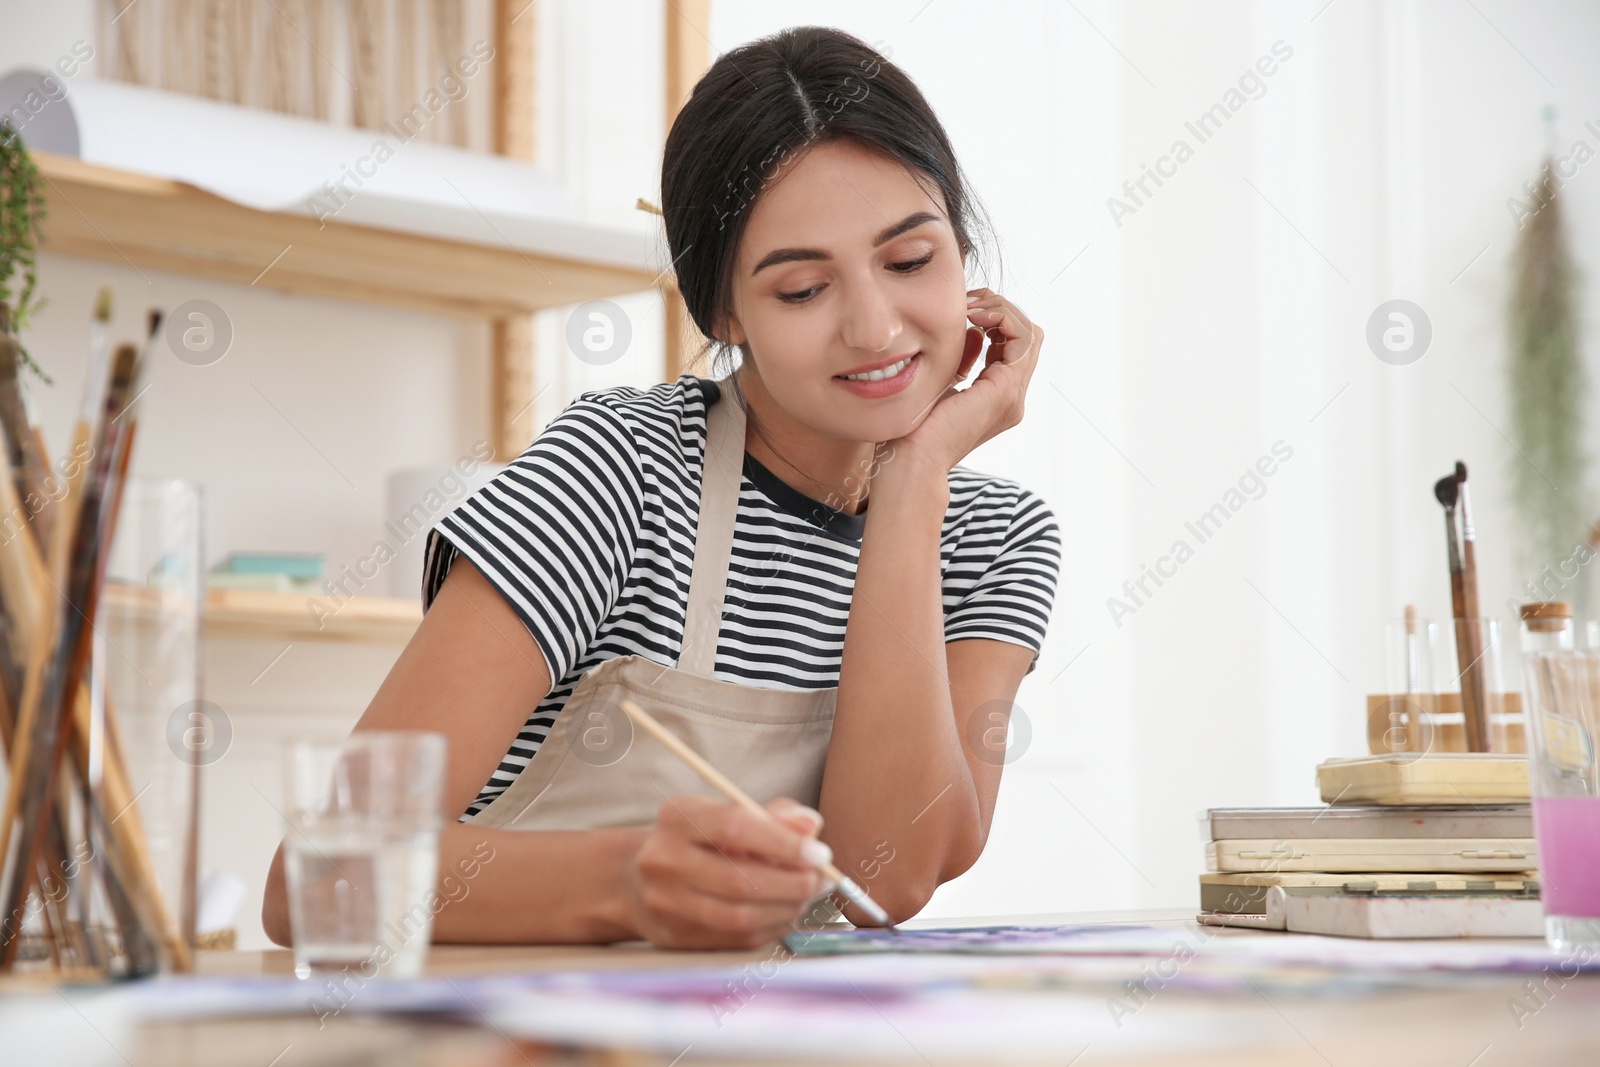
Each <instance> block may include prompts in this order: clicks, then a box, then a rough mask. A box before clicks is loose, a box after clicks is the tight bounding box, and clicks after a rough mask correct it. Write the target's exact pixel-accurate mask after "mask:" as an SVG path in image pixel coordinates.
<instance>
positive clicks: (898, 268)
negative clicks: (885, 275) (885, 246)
mask: <svg viewBox="0 0 1600 1067" xmlns="http://www.w3.org/2000/svg"><path fill="white" fill-rule="evenodd" d="M933 255H934V254H933V253H932V252H929V253H928V254H927V255H925V256H923V257H922V258H921V259H908V260H903V261H902V262H899V263H891V264H889V267H890V269H891V270H893V271H894V272H895V273H896V274H910V273H911V272H912V271H915V270H917V269H919V268H921V267H925V266H927V265H928V264H929V263H931V262H932V261H933ZM821 291H822V286H820V285H814V286H812V287H811V288H810V289H804V290H801V291H800V292H798V293H779V294H778V299H779V300H782V301H783V302H784V303H786V304H803V303H805V302H806V301H807V300H809V299H811V298H812V297H813V296H814V295H816V294H817V293H819V292H821Z"/></svg>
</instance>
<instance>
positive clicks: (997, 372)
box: [883, 289, 1044, 471]
mask: <svg viewBox="0 0 1600 1067" xmlns="http://www.w3.org/2000/svg"><path fill="white" fill-rule="evenodd" d="M967 296H968V300H969V303H968V305H967V318H968V319H970V320H971V321H972V325H971V326H969V327H968V328H967V339H966V347H965V349H964V350H963V351H962V354H961V366H960V369H959V370H958V371H957V373H956V375H955V378H954V379H952V381H951V382H950V384H949V385H948V386H947V387H946V388H945V391H944V393H943V394H942V395H941V396H940V397H939V399H938V400H937V401H935V402H934V404H933V407H932V408H931V409H929V411H928V414H927V416H926V417H925V418H924V419H923V420H922V422H921V423H919V424H918V426H917V428H916V429H915V430H912V431H911V432H910V433H908V434H906V435H905V436H904V437H901V438H898V439H897V440H894V441H888V442H885V443H884V446H883V447H884V448H885V449H886V450H888V452H889V455H890V456H891V457H892V460H899V459H901V458H902V457H910V458H913V459H915V460H919V461H922V462H925V463H927V464H928V465H930V466H933V467H937V469H939V470H942V471H949V470H950V468H951V467H954V466H955V465H956V464H958V463H960V462H961V461H962V460H963V459H965V458H966V457H967V454H968V453H970V452H971V451H972V450H973V449H975V448H977V447H978V446H979V445H981V444H983V443H984V442H985V441H987V440H989V439H990V438H991V437H994V436H995V435H997V434H999V433H1001V432H1002V431H1005V430H1009V429H1010V428H1011V427H1013V426H1015V425H1017V424H1018V423H1020V422H1021V421H1022V412H1023V401H1024V400H1025V399H1026V397H1027V393H1028V381H1029V379H1031V378H1032V377H1033V371H1034V368H1035V367H1037V366H1038V365H1039V349H1040V346H1041V345H1042V344H1043V343H1044V329H1043V328H1042V327H1040V326H1038V325H1036V324H1035V323H1033V322H1032V321H1030V320H1029V319H1028V317H1027V316H1026V315H1024V314H1023V313H1022V311H1021V309H1019V308H1018V307H1017V306H1016V305H1015V304H1013V303H1012V302H1011V301H1009V300H1007V299H1006V298H1005V297H1003V296H1001V295H1000V294H999V293H996V292H994V291H993V290H992V289H974V290H972V291H971V292H970V293H968V294H967ZM986 334H987V336H988V338H989V351H988V353H987V356H986V358H985V361H984V367H983V370H981V371H979V372H978V376H977V377H976V378H975V379H973V381H972V384H971V385H969V386H968V387H967V388H965V389H957V388H956V385H957V384H958V383H959V382H961V381H962V380H963V379H965V378H966V376H967V375H968V374H969V373H970V372H971V370H972V365H973V364H974V363H976V362H977V360H978V356H979V353H980V352H982V350H983V339H984V336H985V335H986ZM887 466H888V467H893V466H894V463H893V462H892V461H891V462H889V463H888V464H887Z"/></svg>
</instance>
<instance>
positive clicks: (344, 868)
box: [284, 731, 446, 978]
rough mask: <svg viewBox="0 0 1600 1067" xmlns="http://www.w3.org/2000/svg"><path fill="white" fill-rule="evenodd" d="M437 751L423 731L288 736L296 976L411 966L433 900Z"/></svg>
mask: <svg viewBox="0 0 1600 1067" xmlns="http://www.w3.org/2000/svg"><path fill="white" fill-rule="evenodd" d="M445 751H446V741H445V737H444V735H443V734H437V733H428V732H423V731H358V732H356V733H354V734H352V735H351V736H350V737H349V738H348V739H347V740H345V741H343V742H340V743H337V744H324V743H311V742H301V743H299V744H296V745H295V746H293V749H292V750H291V751H290V753H289V759H288V765H287V773H288V782H287V786H288V788H287V790H286V791H285V795H286V796H287V797H288V801H289V805H288V811H287V815H288V819H289V830H288V834H287V836H286V839H285V843H284V861H285V873H286V874H287V876H288V879H287V880H288V892H289V922H290V929H291V931H292V932H293V935H294V960H295V974H296V975H298V976H299V977H301V978H309V977H311V976H312V974H314V973H316V972H319V971H353V972H355V973H359V974H360V976H361V977H363V978H373V977H377V976H379V975H382V976H386V977H392V978H412V977H416V976H417V975H418V974H420V973H421V971H422V964H423V960H424V959H425V958H426V956H427V951H428V943H429V941H430V940H431V938H432V934H433V916H434V911H435V908H436V907H437V906H438V905H439V903H440V898H439V897H438V895H437V893H436V892H435V890H434V885H435V881H436V880H437V878H438V870H439V831H440V827H441V825H442V823H443V818H442V816H441V810H440V806H441V803H442V801H443V792H444V764H445Z"/></svg>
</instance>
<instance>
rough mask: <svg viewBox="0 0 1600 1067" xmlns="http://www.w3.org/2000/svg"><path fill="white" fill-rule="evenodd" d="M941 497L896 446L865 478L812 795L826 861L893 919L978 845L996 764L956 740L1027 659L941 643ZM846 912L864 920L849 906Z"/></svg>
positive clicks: (1007, 651)
mask: <svg viewBox="0 0 1600 1067" xmlns="http://www.w3.org/2000/svg"><path fill="white" fill-rule="evenodd" d="M949 499H950V489H949V481H948V470H947V469H946V470H940V469H938V468H937V465H923V464H920V463H919V462H918V461H917V460H915V459H914V458H911V457H908V456H896V457H893V458H891V459H890V460H889V461H888V462H887V463H886V464H885V465H884V466H883V468H882V470H880V471H879V472H878V474H877V475H876V476H875V477H874V479H873V482H872V494H871V503H870V505H869V507H868V508H867V512H866V514H867V523H866V532H865V534H864V536H863V539H862V545H861V556H860V559H859V560H858V562H857V565H856V582H855V591H854V595H853V598H852V600H851V604H850V619H849V622H848V623H847V624H846V627H845V639H844V653H843V663H842V665H841V669H840V673H839V696H838V700H837V703H836V706H835V709H834V719H833V737H832V739H831V740H830V742H829V745H828V762H827V770H826V772H825V773H824V776H823V782H822V799H821V803H820V805H819V806H820V807H821V809H822V812H823V815H824V817H825V818H826V820H827V823H826V827H827V829H826V832H825V834H824V837H825V839H826V840H827V842H828V844H829V845H831V846H832V847H833V849H834V853H835V855H836V857H837V861H838V863H839V866H840V867H841V869H843V870H844V871H845V872H846V873H849V874H851V875H852V876H854V877H855V878H856V880H857V881H860V882H862V883H863V885H864V887H865V888H866V890H867V892H868V893H870V894H871V895H872V897H873V899H875V900H876V901H878V903H879V904H881V905H883V907H884V908H885V909H886V910H887V911H888V912H889V915H890V917H891V918H892V919H894V920H895V921H899V920H902V919H905V918H909V917H910V916H912V915H915V914H916V913H917V912H918V911H920V910H921V909H922V907H923V905H925V904H926V903H927V901H928V898H929V897H930V896H931V895H932V894H933V891H934V889H936V888H937V887H938V886H939V884H940V883H941V882H946V881H949V880H950V879H951V878H954V877H955V876H956V875H958V874H960V873H961V872H962V871H964V870H966V869H967V868H968V867H970V866H971V865H972V864H973V863H974V862H976V861H977V858H978V856H979V855H980V854H981V853H982V851H983V845H984V842H985V840H986V839H987V837H988V832H989V819H990V816H991V814H992V813H993V811H994V802H995V795H996V793H997V792H998V790H999V786H1000V771H1001V767H1000V766H999V761H998V760H995V759H989V760H985V759H984V758H983V756H984V755H985V752H984V750H983V749H982V748H976V747H974V746H972V745H970V744H969V743H967V741H966V740H965V739H966V738H967V737H968V734H967V727H968V723H969V720H971V719H972V718H973V717H974V716H976V715H978V714H979V713H980V710H981V709H983V708H984V707H986V706H995V705H994V702H997V701H999V702H1003V704H1001V705H999V706H1001V707H1005V708H1009V707H1010V702H1011V700H1012V699H1013V698H1014V697H1015V696H1016V692H1017V688H1018V685H1019V684H1020V682H1021V680H1022V677H1023V675H1024V674H1025V673H1026V672H1027V669H1028V664H1029V663H1030V662H1031V661H1032V658H1033V650H1032V649H1030V648H1026V647H1024V646H1020V645H1013V644H1008V643H1006V642H1002V641H988V640H962V641H956V642H953V643H952V644H951V645H949V646H946V644H945V640H944V606H943V591H942V580H941V566H940V558H939V536H940V531H941V528H942V525H943V519H944V514H945V510H946V508H947V507H948V505H949ZM979 727H981V728H982V729H993V728H998V727H997V726H991V725H990V724H989V723H988V722H987V721H985V722H982V723H980V724H979V726H978V727H975V728H974V729H975V730H976V729H978V728H979ZM869 879H870V880H869ZM846 917H847V918H849V919H850V920H851V921H852V922H857V923H863V924H870V923H871V919H870V918H869V917H867V916H866V915H865V913H861V912H858V911H856V910H854V909H853V907H852V908H847V909H846Z"/></svg>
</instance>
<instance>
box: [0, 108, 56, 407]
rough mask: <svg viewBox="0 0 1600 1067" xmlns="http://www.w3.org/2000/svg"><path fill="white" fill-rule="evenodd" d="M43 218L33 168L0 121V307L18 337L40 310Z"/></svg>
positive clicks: (25, 359) (30, 362)
mask: <svg viewBox="0 0 1600 1067" xmlns="http://www.w3.org/2000/svg"><path fill="white" fill-rule="evenodd" d="M43 218H44V197H42V196H40V195H39V171H38V168H37V167H35V166H34V163H33V157H32V156H30V155H29V154H28V148H27V146H26V145H25V144H23V143H22V138H21V137H20V136H18V134H17V131H16V130H15V129H13V128H12V126H11V123H10V122H9V121H6V120H3V119H0V304H3V305H5V308H6V317H7V318H9V319H10V326H11V329H12V330H15V331H16V332H17V333H19V334H20V333H21V332H22V331H23V329H24V328H26V327H27V325H28V323H29V322H30V321H31V320H32V318H33V316H34V314H35V313H36V312H38V310H39V309H40V308H42V307H44V301H43V300H41V299H40V298H39V297H38V296H37V294H36V290H37V288H38V284H39V275H38V263H37V252H38V247H39V240H40V233H39V223H40V221H41V220H42V219H43ZM21 354H22V363H23V365H24V366H25V367H27V368H28V369H30V370H31V371H33V373H35V374H37V375H38V376H39V377H40V378H42V379H43V380H44V381H45V382H46V383H47V384H53V383H52V382H51V381H50V376H49V375H47V374H45V372H44V369H43V368H42V367H40V366H39V364H38V363H36V362H34V359H33V357H32V356H31V355H29V354H28V350H27V349H26V348H22V349H21Z"/></svg>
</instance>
